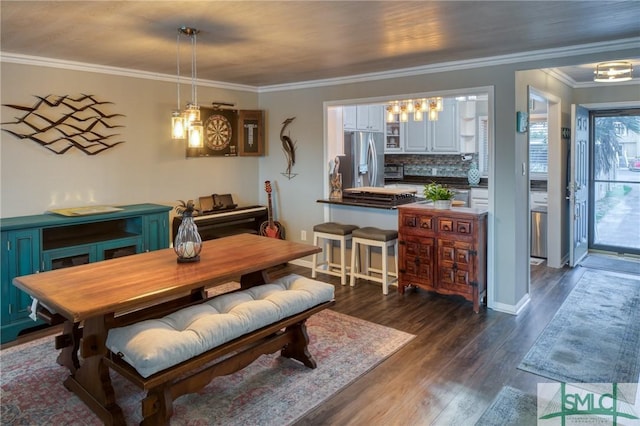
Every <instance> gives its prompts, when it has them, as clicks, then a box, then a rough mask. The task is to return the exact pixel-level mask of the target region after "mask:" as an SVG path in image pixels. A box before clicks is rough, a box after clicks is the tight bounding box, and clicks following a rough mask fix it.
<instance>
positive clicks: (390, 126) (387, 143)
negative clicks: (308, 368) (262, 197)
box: [384, 115, 405, 154]
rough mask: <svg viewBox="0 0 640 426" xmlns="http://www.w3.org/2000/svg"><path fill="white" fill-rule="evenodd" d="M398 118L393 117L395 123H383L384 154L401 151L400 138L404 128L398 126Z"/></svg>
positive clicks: (402, 135)
mask: <svg viewBox="0 0 640 426" xmlns="http://www.w3.org/2000/svg"><path fill="white" fill-rule="evenodd" d="M400 124H401V123H400V122H399V121H398V116H397V115H396V116H395V121H388V122H386V123H385V129H384V152H385V153H391V154H394V153H395V154H397V153H400V152H402V151H403V146H402V142H401V141H402V138H403V137H404V132H405V129H404V126H401V125H400Z"/></svg>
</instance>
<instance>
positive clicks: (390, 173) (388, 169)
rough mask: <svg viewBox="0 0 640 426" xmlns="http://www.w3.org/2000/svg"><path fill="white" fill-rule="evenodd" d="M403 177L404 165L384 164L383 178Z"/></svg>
mask: <svg viewBox="0 0 640 426" xmlns="http://www.w3.org/2000/svg"><path fill="white" fill-rule="evenodd" d="M403 178H404V166H403V165H402V164H385V165H384V179H385V180H402V179H403Z"/></svg>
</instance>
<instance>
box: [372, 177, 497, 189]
mask: <svg viewBox="0 0 640 426" xmlns="http://www.w3.org/2000/svg"><path fill="white" fill-rule="evenodd" d="M431 182H435V183H439V184H441V185H446V186H448V187H450V188H459V189H469V188H488V187H489V183H488V181H487V179H486V178H483V179H480V183H479V184H478V185H469V181H468V180H467V178H466V177H447V176H407V175H405V176H404V178H403V179H401V180H392V179H385V181H384V183H385V185H393V184H410V185H426V184H428V183H431Z"/></svg>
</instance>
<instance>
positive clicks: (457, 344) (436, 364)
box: [3, 264, 586, 426]
mask: <svg viewBox="0 0 640 426" xmlns="http://www.w3.org/2000/svg"><path fill="white" fill-rule="evenodd" d="M585 270H586V269H585V268H582V267H578V268H575V269H569V268H563V269H553V268H547V267H545V266H544V264H543V265H540V266H533V265H532V266H531V271H532V280H531V281H532V283H531V302H530V303H529V306H528V307H527V308H526V309H525V311H524V312H522V313H521V314H520V315H518V316H513V315H509V314H504V313H500V312H496V311H492V310H488V309H486V308H483V309H481V310H480V313H479V314H475V313H473V309H472V308H473V307H472V304H471V303H470V302H467V301H465V300H464V299H462V298H460V297H456V296H453V297H447V296H439V295H436V294H432V293H428V292H425V291H423V290H410V291H407V293H406V294H405V295H400V294H398V293H397V292H396V291H395V290H396V287H391V288H390V291H389V294H388V295H387V296H384V295H383V294H382V290H381V287H380V284H376V283H370V282H367V281H364V280H358V281H357V284H356V286H355V287H349V286H348V285H347V286H341V285H340V281H339V278H336V277H331V276H329V275H324V274H319V276H318V279H319V280H321V281H325V282H329V283H332V284H334V285H335V286H336V293H335V294H336V304H335V305H334V306H333V307H332V309H333V310H335V311H338V312H341V313H344V314H347V315H352V316H354V317H358V318H362V319H364V320H367V321H371V322H374V323H377V324H382V325H386V326H389V327H392V328H395V329H398V330H402V331H405V332H408V333H411V334H415V335H416V338H414V339H413V340H412V341H411V342H410V343H409V344H407V345H406V346H404V347H403V348H402V349H400V350H399V351H398V352H396V353H395V354H394V355H392V356H391V357H390V358H388V359H386V360H385V361H384V362H382V363H381V364H380V365H378V366H377V367H376V368H374V369H373V370H372V371H370V372H369V373H367V374H365V375H364V376H362V377H360V378H359V379H358V380H356V381H355V382H354V383H352V384H351V385H350V386H348V387H346V388H345V389H343V390H342V391H341V392H339V393H337V394H336V395H334V396H333V397H332V398H331V399H330V400H328V401H327V402H326V403H324V404H322V405H321V406H320V407H318V408H317V409H316V410H314V411H312V412H310V413H308V414H307V415H306V416H305V417H304V418H302V419H301V420H299V421H298V422H297V425H341V426H342V425H368V426H377V425H411V426H414V425H416V426H418V425H456V426H459V425H463V426H464V425H473V424H475V422H476V420H477V419H478V418H479V417H480V416H481V415H482V413H483V412H484V411H485V409H486V408H487V407H488V406H489V404H490V403H491V401H493V399H494V397H495V396H496V395H497V393H498V392H499V391H500V389H501V388H502V387H503V386H504V385H510V386H513V387H515V388H518V389H521V390H523V391H524V392H527V393H530V394H532V395H535V394H536V385H537V383H538V382H548V381H549V380H548V379H545V378H542V377H539V376H536V375H534V374H531V373H527V372H524V371H521V370H518V369H517V368H516V367H517V366H518V364H519V363H520V361H521V360H522V358H523V357H524V355H525V354H526V353H527V352H528V350H529V348H530V347H531V345H533V343H534V342H535V340H536V339H537V337H538V335H539V334H540V333H541V332H542V330H544V328H545V327H546V325H547V324H548V322H549V321H550V320H551V318H552V317H553V315H554V314H555V313H556V311H557V310H558V308H559V307H560V306H561V305H562V302H563V301H564V299H565V298H566V297H567V295H568V294H569V293H570V292H571V290H572V289H573V287H574V286H575V284H576V283H577V281H578V280H579V279H580V277H581V276H582V274H583V273H584V271H585ZM289 273H297V274H300V275H303V276H307V277H310V276H311V271H310V270H309V269H308V268H305V267H301V266H295V265H287V266H284V267H279V268H275V269H274V270H273V271H272V272H271V276H272V277H273V278H276V277H278V276H282V275H286V274H289ZM51 332H52V330H51V329H49V330H47V331H43V332H38V333H34V334H32V335H30V336H23V337H21V338H20V339H19V341H18V342H24V341H26V340H30V339H32V338H36V337H39V335H42V334H45V333H46V334H50V333H51ZM18 342H12V344H10V345H3V347H7V346H11V345H13V344H16V343H18Z"/></svg>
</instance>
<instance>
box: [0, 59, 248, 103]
mask: <svg viewBox="0 0 640 426" xmlns="http://www.w3.org/2000/svg"><path fill="white" fill-rule="evenodd" d="M0 62H7V63H14V64H21V65H33V66H37V67H49V68H60V69H65V70H73V71H83V72H95V73H98V74H108V75H117V76H122V77H132V78H143V79H146V80H157V81H167V82H169V83H175V82H176V76H175V75H169V74H160V73H157V72H149V71H140V70H132V69H128V68H118V67H110V66H106V65H97V64H89V63H84V62H74V61H66V60H61V59H53V58H44V57H39V56H29V55H20V54H17V53H6V52H0ZM185 81H186V80H185ZM196 85H198V86H202V87H216V88H220V89H231V90H242V91H247V92H254V93H255V92H257V88H256V87H254V86H248V85H245V84H235V83H225V82H224V81H213V80H202V79H196Z"/></svg>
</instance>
